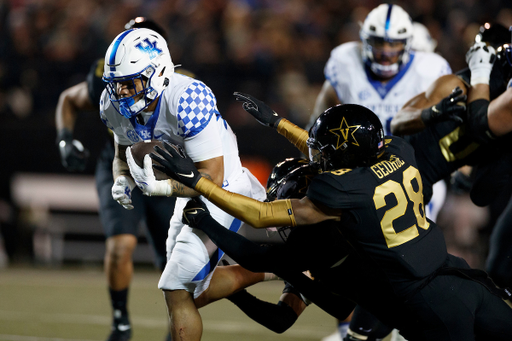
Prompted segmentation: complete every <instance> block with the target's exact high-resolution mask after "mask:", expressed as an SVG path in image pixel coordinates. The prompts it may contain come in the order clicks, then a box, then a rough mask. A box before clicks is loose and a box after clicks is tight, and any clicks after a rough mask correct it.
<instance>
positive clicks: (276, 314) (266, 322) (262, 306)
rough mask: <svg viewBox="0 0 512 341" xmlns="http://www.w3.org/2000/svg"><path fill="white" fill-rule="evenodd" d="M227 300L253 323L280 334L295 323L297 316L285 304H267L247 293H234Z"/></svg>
mask: <svg viewBox="0 0 512 341" xmlns="http://www.w3.org/2000/svg"><path fill="white" fill-rule="evenodd" d="M228 299H229V300H230V301H231V302H233V303H234V304H235V305H236V306H237V307H238V308H240V310H242V311H243V312H244V313H245V314H246V315H247V316H249V317H250V318H251V319H253V320H254V321H256V322H258V323H259V324H261V325H262V326H265V327H267V328H268V329H270V330H271V331H273V332H274V333H278V334H281V333H283V332H285V331H286V330H288V329H289V328H290V327H291V326H292V325H293V324H294V323H295V321H297V318H298V315H297V314H296V313H295V311H294V310H293V309H292V308H290V306H288V305H287V304H286V303H283V302H281V301H280V302H279V303H278V304H274V303H269V302H265V301H262V300H260V299H258V298H257V297H255V296H253V295H251V294H249V293H248V292H247V291H245V290H244V291H241V292H239V293H236V294H234V295H232V296H230V297H228Z"/></svg>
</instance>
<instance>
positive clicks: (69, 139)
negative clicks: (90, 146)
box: [57, 129, 89, 172]
mask: <svg viewBox="0 0 512 341" xmlns="http://www.w3.org/2000/svg"><path fill="white" fill-rule="evenodd" d="M57 144H58V146H59V152H60V160H61V162H62V165H63V166H64V168H66V169H67V170H68V171H70V172H82V171H83V170H84V169H85V165H86V164H87V159H88V158H89V151H88V150H87V149H86V148H84V146H83V145H82V143H81V142H80V141H78V140H73V133H72V132H71V131H69V130H68V129H62V130H61V131H59V133H58V135H57Z"/></svg>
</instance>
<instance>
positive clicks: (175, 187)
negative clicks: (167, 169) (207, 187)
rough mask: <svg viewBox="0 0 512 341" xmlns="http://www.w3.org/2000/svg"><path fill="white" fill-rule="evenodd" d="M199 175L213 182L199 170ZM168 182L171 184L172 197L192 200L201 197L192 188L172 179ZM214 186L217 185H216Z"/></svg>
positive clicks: (206, 174)
mask: <svg viewBox="0 0 512 341" xmlns="http://www.w3.org/2000/svg"><path fill="white" fill-rule="evenodd" d="M199 173H201V176H202V177H203V178H206V179H208V180H210V181H212V182H213V180H212V178H211V176H210V175H209V174H208V173H206V172H204V171H203V170H199ZM168 181H170V183H171V188H172V196H173V197H181V198H193V197H197V196H198V195H201V193H199V192H198V191H196V190H194V189H193V188H190V187H187V186H185V185H184V184H182V183H181V182H179V181H176V180H173V179H169V180H168ZM216 184H217V185H218V183H216Z"/></svg>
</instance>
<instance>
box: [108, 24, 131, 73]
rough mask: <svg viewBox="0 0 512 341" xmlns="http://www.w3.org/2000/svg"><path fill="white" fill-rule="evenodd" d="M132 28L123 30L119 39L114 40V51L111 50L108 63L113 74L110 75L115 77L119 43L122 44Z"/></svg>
mask: <svg viewBox="0 0 512 341" xmlns="http://www.w3.org/2000/svg"><path fill="white" fill-rule="evenodd" d="M131 31H133V29H132V30H128V31H125V32H123V33H122V34H121V35H120V36H119V37H118V38H117V40H116V41H115V42H114V45H113V47H112V51H110V57H109V59H108V65H109V68H110V71H111V74H110V76H111V77H114V73H113V72H114V71H116V67H115V65H116V53H117V50H118V49H119V45H121V41H122V40H123V38H124V37H126V35H127V34H128V33H130V32H131Z"/></svg>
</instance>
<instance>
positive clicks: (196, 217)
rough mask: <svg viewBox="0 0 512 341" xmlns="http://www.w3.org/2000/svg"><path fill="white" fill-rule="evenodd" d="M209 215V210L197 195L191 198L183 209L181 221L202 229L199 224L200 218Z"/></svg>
mask: <svg viewBox="0 0 512 341" xmlns="http://www.w3.org/2000/svg"><path fill="white" fill-rule="evenodd" d="M209 215H210V211H208V208H207V207H206V205H205V203H204V202H203V201H202V200H201V199H199V197H195V198H192V199H191V200H190V201H189V202H187V205H186V206H185V208H184V209H183V217H182V219H181V222H182V223H183V224H187V225H188V226H190V227H194V228H196V229H200V230H202V228H201V226H200V224H199V223H200V222H201V220H202V219H203V218H204V217H206V216H209Z"/></svg>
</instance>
